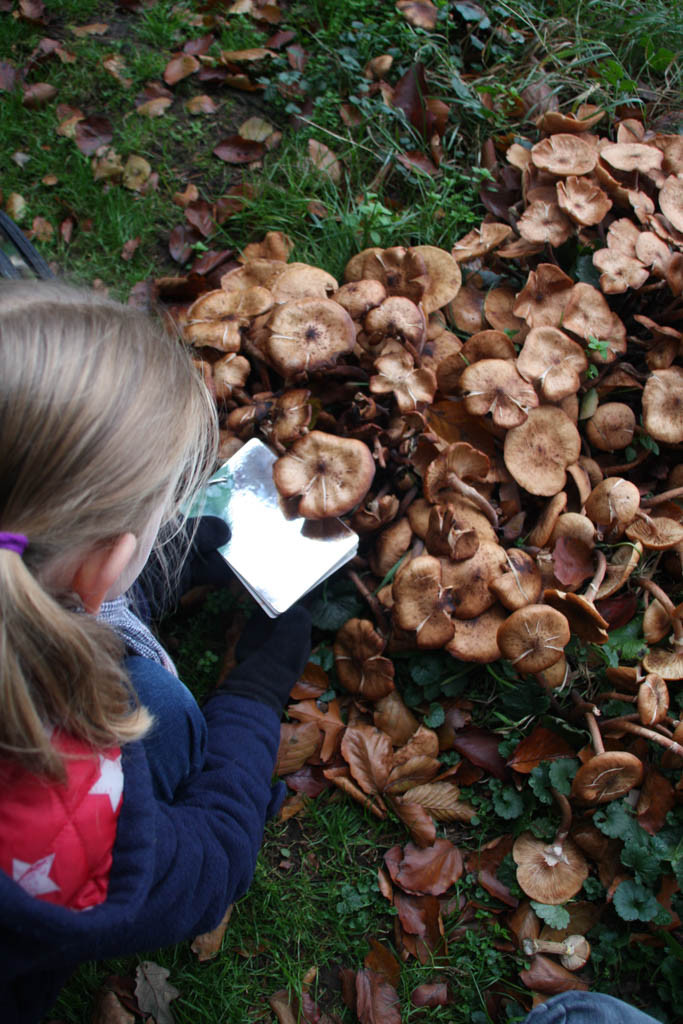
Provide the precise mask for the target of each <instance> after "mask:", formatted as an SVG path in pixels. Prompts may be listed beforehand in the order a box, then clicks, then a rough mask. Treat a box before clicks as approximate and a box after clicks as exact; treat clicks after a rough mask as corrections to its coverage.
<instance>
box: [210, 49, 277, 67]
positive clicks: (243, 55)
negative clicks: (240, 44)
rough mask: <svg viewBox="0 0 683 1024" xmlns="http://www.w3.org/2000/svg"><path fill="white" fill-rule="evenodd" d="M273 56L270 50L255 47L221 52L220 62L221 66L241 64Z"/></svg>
mask: <svg viewBox="0 0 683 1024" xmlns="http://www.w3.org/2000/svg"><path fill="white" fill-rule="evenodd" d="M274 56H275V54H274V53H273V52H272V51H271V50H266V49H265V47H263V46H255V47H253V48H252V49H250V50H222V51H221V56H220V60H221V64H241V63H243V62H247V63H248V62H250V61H254V60H264V58H265V57H274Z"/></svg>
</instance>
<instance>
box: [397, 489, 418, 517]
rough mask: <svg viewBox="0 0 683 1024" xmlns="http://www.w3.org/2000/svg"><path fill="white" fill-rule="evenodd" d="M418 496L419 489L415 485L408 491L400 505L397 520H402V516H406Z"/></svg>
mask: <svg viewBox="0 0 683 1024" xmlns="http://www.w3.org/2000/svg"><path fill="white" fill-rule="evenodd" d="M416 494H417V487H416V486H415V485H413V486H412V487H411V488H410V490H408V491H406V493H405V494H404V495H403V497H402V498H401V503H400V505H399V506H398V512H397V513H396V518H397V519H400V518H401V516H402V515H404V513H405V512H406V510H407V509H408V508H409V507H410V506H411V505H412V503H413V499H414V497H415V495H416Z"/></svg>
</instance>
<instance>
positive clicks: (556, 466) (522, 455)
mask: <svg viewBox="0 0 683 1024" xmlns="http://www.w3.org/2000/svg"><path fill="white" fill-rule="evenodd" d="M580 451H581V438H580V436H579V432H578V430H577V429H576V427H575V426H574V424H573V423H572V421H571V420H570V419H569V417H568V416H567V415H566V413H564V412H562V410H561V409H557V408H554V407H552V406H540V407H539V408H538V409H532V410H531V411H530V413H529V415H528V417H527V419H526V421H525V422H524V423H522V424H521V425H520V426H519V427H513V428H512V430H509V431H508V432H507V434H506V436H505V446H504V458H505V465H506V467H507V469H508V472H509V473H511V474H512V476H513V477H514V478H515V480H516V481H517V483H518V484H519V485H520V486H521V487H523V488H524V489H525V490H527V491H529V493H530V494H538V495H545V496H547V497H549V496H550V495H552V494H556V493H557V492H558V491H561V490H562V488H563V487H564V484H565V481H566V479H567V475H566V469H567V466H570V465H572V464H573V463H574V462H576V460H577V459H578V457H579V453H580Z"/></svg>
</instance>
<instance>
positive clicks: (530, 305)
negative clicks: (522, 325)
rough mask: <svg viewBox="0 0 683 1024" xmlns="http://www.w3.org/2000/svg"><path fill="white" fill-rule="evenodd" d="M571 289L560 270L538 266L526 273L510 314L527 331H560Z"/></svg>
mask: <svg viewBox="0 0 683 1024" xmlns="http://www.w3.org/2000/svg"><path fill="white" fill-rule="evenodd" d="M573 287H574V282H573V281H572V279H571V277H569V275H568V274H565V272H564V270H562V269H561V268H560V267H556V266H555V264H554V263H539V264H538V266H537V267H536V269H535V270H530V271H529V276H528V278H527V281H526V284H525V285H524V287H523V288H522V290H521V292H520V293H519V295H518V296H517V301H516V302H515V305H514V307H513V312H514V313H516V315H517V316H521V317H523V318H524V319H525V320H526V322H527V324H528V325H529V327H559V325H560V323H561V321H562V317H563V315H564V308H565V306H566V305H567V302H568V301H569V297H570V295H571V292H572V288H573Z"/></svg>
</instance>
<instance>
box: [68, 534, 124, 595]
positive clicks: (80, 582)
mask: <svg viewBox="0 0 683 1024" xmlns="http://www.w3.org/2000/svg"><path fill="white" fill-rule="evenodd" d="M136 547H137V537H136V536H135V534H133V533H122V534H121V535H120V536H119V537H117V538H116V540H115V541H114V542H113V543H112V544H110V545H109V546H108V547H103V548H94V549H93V550H92V551H90V552H89V553H88V554H87V555H86V556H85V557H84V558H83V560H82V561H81V564H80V565H79V566H78V568H77V569H76V572H75V574H74V577H73V580H72V581H71V587H72V589H73V590H75V591H76V593H77V594H78V596H79V597H80V599H81V600H82V602H83V607H84V609H85V610H86V612H90V614H91V615H97V613H98V611H99V610H100V605H101V604H102V602H103V601H104V597H105V594H106V593H107V591H108V590H110V589H111V588H112V587H113V586H114V584H115V583H116V581H117V579H118V578H119V576H120V575H121V573H122V572H123V571H124V569H125V568H126V566H127V565H128V563H129V562H130V560H131V558H132V557H133V554H134V553H135V549H136Z"/></svg>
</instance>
